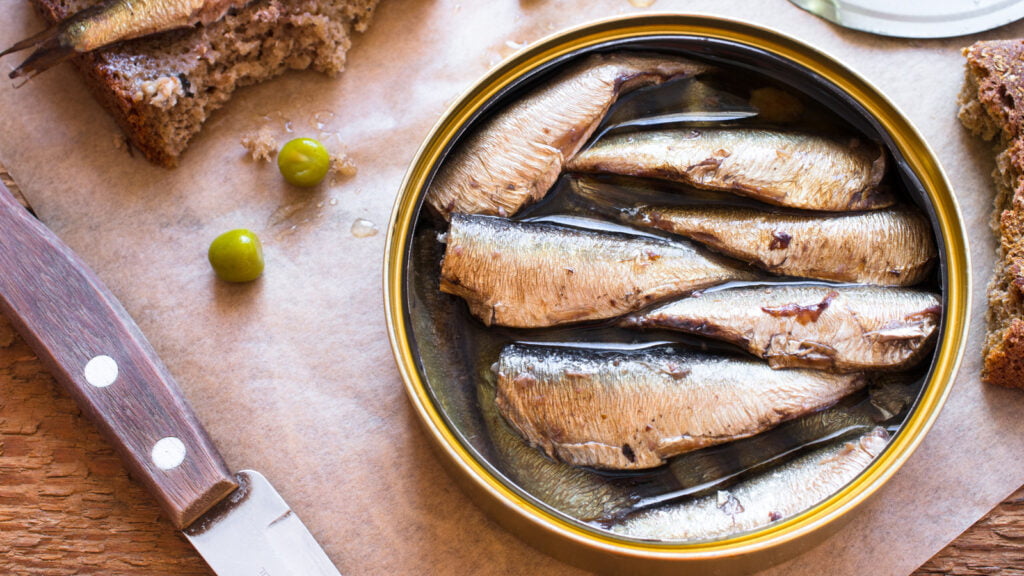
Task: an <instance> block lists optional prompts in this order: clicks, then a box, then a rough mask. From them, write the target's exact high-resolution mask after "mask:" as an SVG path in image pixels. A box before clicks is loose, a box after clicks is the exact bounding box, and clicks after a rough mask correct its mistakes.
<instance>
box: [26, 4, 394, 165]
mask: <svg viewBox="0 0 1024 576" xmlns="http://www.w3.org/2000/svg"><path fill="white" fill-rule="evenodd" d="M99 1H100V0H31V2H32V4H33V5H34V6H35V8H36V9H37V11H38V12H39V13H40V14H41V15H42V16H43V18H44V19H46V20H47V21H48V22H50V23H51V24H53V23H56V22H59V21H61V20H63V19H64V18H67V17H68V16H69V15H71V14H73V13H75V12H78V11H79V10H81V9H83V8H85V7H88V6H91V5H94V4H97V3H98V2H99ZM377 2H378V0H254V1H253V2H252V3H251V4H249V5H247V6H245V7H244V8H242V9H240V10H237V11H234V12H232V13H229V14H228V15H227V16H226V17H224V18H223V19H221V20H219V21H217V22H214V23H212V24H210V25H208V26H197V27H195V28H188V29H183V30H174V31H170V32H165V33H161V34H156V35H153V36H150V37H146V38H139V39H137V40H130V41H126V42H122V43H119V44H116V45H113V46H110V47H107V48H103V49H100V50H96V51H94V52H90V53H87V54H81V55H77V56H75V57H74V58H73V59H72V61H73V63H74V64H75V66H76V68H78V70H79V72H80V73H81V75H82V77H83V78H84V79H85V83H86V85H87V86H88V87H89V90H90V92H91V93H92V95H93V96H94V97H95V99H96V100H97V101H98V102H99V103H100V104H101V105H102V106H103V107H104V108H106V110H107V111H108V112H109V113H110V115H111V117H113V119H114V120H115V122H116V123H117V124H118V126H119V127H120V128H121V130H122V131H123V132H124V134H125V137H126V139H127V140H128V142H129V143H130V144H131V146H133V147H134V148H135V149H137V150H139V151H141V152H142V154H143V155H144V156H145V157H146V158H148V159H149V160H150V161H152V162H154V163H156V164H159V165H161V166H165V167H173V166H176V165H177V163H178V159H179V157H180V156H181V154H182V153H183V152H184V151H185V149H186V148H187V147H188V144H189V142H191V140H192V139H193V138H194V137H195V135H196V134H198V133H199V131H200V129H201V128H202V126H203V124H204V123H205V122H206V120H207V119H208V118H209V116H210V115H211V114H213V113H214V111H215V110H217V109H219V108H221V107H222V106H224V105H225V104H226V103H227V102H228V100H230V98H231V95H232V94H233V93H234V91H235V90H237V89H238V88H241V87H243V86H247V85H252V84H257V83H260V82H264V81H266V80H268V79H270V78H273V77H275V76H278V75H280V74H282V73H284V72H285V71H287V70H305V69H312V70H316V71H319V72H323V73H325V74H329V75H337V74H340V73H341V72H342V71H343V70H344V68H345V58H346V54H347V51H348V49H349V47H350V46H351V37H352V35H353V34H354V33H355V32H362V31H364V30H366V28H367V26H368V25H369V23H370V20H371V19H372V16H373V12H374V10H375V8H376V5H377Z"/></svg>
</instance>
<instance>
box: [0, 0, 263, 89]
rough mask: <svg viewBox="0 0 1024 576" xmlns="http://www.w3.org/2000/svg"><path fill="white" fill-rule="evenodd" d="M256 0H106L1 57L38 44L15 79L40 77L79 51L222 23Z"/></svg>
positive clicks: (17, 71) (18, 44)
mask: <svg viewBox="0 0 1024 576" xmlns="http://www.w3.org/2000/svg"><path fill="white" fill-rule="evenodd" d="M252 1H253V0H105V1H103V2H100V3H99V4H97V5H95V6H91V7H89V8H86V9H84V10H82V11H80V12H77V13H75V14H72V15H71V16H69V17H68V18H67V19H65V20H64V21H62V22H60V23H59V24H57V25H56V26H53V27H51V28H49V29H47V30H44V31H42V32H40V33H38V34H36V35H35V36H32V37H30V38H26V39H25V40H22V41H21V42H18V43H17V44H15V45H14V46H11V47H10V48H8V49H7V50H4V51H3V52H0V56H4V55H6V54H9V53H12V52H17V51H19V50H24V49H26V48H33V47H35V48H36V50H35V51H34V52H33V53H32V54H31V55H30V56H29V57H28V59H26V60H25V62H24V63H23V64H22V65H21V66H19V67H18V68H16V69H15V70H14V71H13V72H11V74H10V77H11V78H17V77H19V76H26V75H34V74H37V73H39V72H42V71H44V70H46V69H47V68H50V67H52V66H54V65H55V64H58V63H60V62H62V61H63V60H65V59H67V58H69V57H70V56H72V55H74V54H81V53H85V52H91V51H93V50H96V49H98V48H102V47H104V46H108V45H110V44H113V43H115V42H120V41H122V40H130V39H133V38H140V37H142V36H148V35H150V34H156V33H158V32H165V31H168V30H174V29H177V28H186V27H189V26H194V25H196V24H209V23H211V22H216V21H217V20H220V19H221V18H223V17H224V15H225V14H227V12H228V10H230V9H232V8H241V7H243V6H245V5H246V4H249V3H250V2H252Z"/></svg>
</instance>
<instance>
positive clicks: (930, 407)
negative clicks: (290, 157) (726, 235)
mask: <svg viewBox="0 0 1024 576" xmlns="http://www.w3.org/2000/svg"><path fill="white" fill-rule="evenodd" d="M673 36H675V37H700V38H711V39H715V40H724V41H730V42H734V43H738V44H742V45H747V46H751V47H754V48H756V49H759V50H761V51H765V52H768V53H771V54H774V55H777V56H780V57H782V58H784V59H786V60H789V61H791V62H794V63H796V64H798V65H799V66H801V67H803V68H805V69H807V70H809V71H810V72H812V73H815V74H817V75H819V76H821V77H822V78H824V79H825V80H827V81H828V82H831V83H832V84H834V85H835V86H837V87H839V88H840V89H841V90H842V91H843V92H845V93H846V94H847V95H849V96H850V97H851V98H852V99H853V100H854V101H856V102H857V103H858V104H860V105H861V106H862V107H864V108H865V109H866V110H867V111H868V112H869V113H870V114H871V115H872V116H873V117H874V119H875V120H876V121H877V122H878V123H879V125H880V127H881V128H882V129H883V130H884V131H885V132H887V133H888V135H889V136H890V137H891V138H892V141H893V144H894V147H895V148H896V149H898V150H899V151H900V153H901V154H902V155H903V156H904V159H905V160H906V163H907V165H908V167H909V169H910V170H911V171H912V172H913V173H914V174H915V175H916V176H917V177H918V179H919V180H920V182H921V183H922V185H923V187H924V189H925V191H926V193H927V196H928V198H929V200H930V201H931V205H932V208H933V210H934V212H935V218H934V223H935V224H936V226H937V228H938V230H937V232H938V234H939V240H940V242H939V243H940V251H941V252H942V256H943V257H944V259H943V262H944V264H945V267H944V270H943V280H944V284H945V286H944V287H945V293H944V297H945V305H946V310H945V313H944V318H943V322H944V323H945V327H944V330H943V332H942V336H941V340H940V341H939V342H938V343H937V352H936V355H935V359H934V364H933V368H932V371H931V375H930V378H929V380H928V382H927V383H926V385H925V388H924V392H923V394H922V395H921V397H920V398H919V400H918V406H917V409H916V410H915V412H914V413H913V414H911V415H910V416H909V417H908V418H907V420H906V422H904V424H903V426H902V428H901V430H900V432H899V434H897V435H896V437H895V438H894V439H893V440H892V441H891V442H890V444H889V446H888V447H887V449H886V450H885V451H884V452H883V453H882V454H881V455H880V456H879V457H878V458H876V460H875V461H874V462H873V463H872V464H871V465H870V466H869V467H868V468H867V469H866V470H865V471H864V472H863V473H862V474H861V475H860V476H858V478H857V479H856V480H854V481H853V482H852V483H850V484H849V485H848V486H846V487H845V488H844V489H843V490H841V491H839V492H837V493H836V494H834V495H833V496H832V497H830V498H828V499H827V500H825V501H824V502H822V503H820V504H818V505H817V506H815V507H813V508H811V509H810V510H807V511H805V512H803V513H801V514H799V515H797V516H794V517H792V518H790V519H788V520H786V521H784V522H781V523H779V524H776V525H773V526H770V527H767V528H764V529H762V530H758V531H755V532H751V533H747V534H741V535H738V536H734V537H731V538H728V539H725V540H718V541H712V542H706V543H695V544H678V543H661V542H643V541H636V540H629V539H624V538H620V537H615V536H613V535H609V534H605V533H598V532H596V531H593V530H589V529H587V528H584V527H583V526H581V525H579V524H578V523H573V522H570V521H567V520H566V519H565V518H562V517H560V516H557V515H555V514H553V513H551V512H549V511H547V510H545V509H543V508H541V507H538V506H537V505H535V504H534V503H533V502H531V501H529V500H527V499H525V498H523V497H522V496H521V495H520V494H518V493H517V492H516V491H515V490H513V489H511V488H510V487H508V486H506V485H505V484H504V483H503V482H502V481H501V480H500V479H499V478H497V477H495V476H494V475H493V474H492V473H491V471H490V470H489V469H488V468H487V467H486V466H485V465H483V464H482V463H481V462H479V461H477V460H476V459H475V458H474V456H473V454H472V453H471V452H470V451H469V450H468V449H467V448H466V447H465V446H463V445H462V444H461V442H460V441H459V439H458V438H457V436H456V435H455V434H454V432H453V431H452V430H450V429H449V428H448V426H447V423H446V421H445V418H444V416H443V415H442V414H441V413H440V412H439V410H438V408H437V407H436V406H435V405H434V403H433V401H432V399H431V397H430V393H429V391H428V390H427V389H426V387H425V385H424V382H423V380H422V377H421V375H420V374H419V372H418V369H417V364H416V358H415V353H414V351H413V349H412V346H411V344H410V338H409V336H410V335H409V332H408V325H407V319H406V310H405V302H404V297H405V286H404V284H405V272H406V265H407V251H408V250H407V248H408V245H409V242H410V236H411V232H412V229H413V225H414V222H415V218H416V216H417V214H418V207H419V204H420V199H421V196H422V191H423V189H424V187H425V184H426V181H427V178H428V177H429V174H430V172H431V169H432V167H433V166H434V164H435V163H436V162H437V160H438V158H440V156H441V154H442V152H443V150H444V149H445V147H446V145H447V144H448V143H449V142H450V141H451V140H452V139H453V138H454V137H455V136H456V135H457V133H458V130H459V127H461V126H462V125H464V124H465V123H466V122H467V121H468V120H469V119H470V118H471V117H472V115H473V114H474V113H475V111H477V110H479V109H480V107H481V106H483V105H484V104H485V103H486V102H488V101H489V100H490V99H491V98H493V97H494V96H495V95H497V94H499V93H500V92H501V90H502V89H504V88H506V87H507V86H509V84H510V83H511V82H513V81H514V80H515V79H516V78H518V77H519V76H521V75H522V74H524V73H525V72H528V71H530V70H533V69H535V68H536V67H538V66H540V65H543V64H546V63H549V62H552V61H554V60H556V59H558V58H560V57H563V56H566V55H568V54H571V53H575V52H578V51H580V50H583V49H587V48H593V47H596V46H599V45H604V44H609V43H614V42H617V41H622V40H642V39H648V38H655V37H673ZM969 273H970V262H969V250H968V246H967V236H966V232H965V230H964V226H963V220H962V216H961V213H960V208H959V206H958V204H957V201H956V198H955V196H954V195H953V191H952V189H951V187H950V185H949V182H948V180H947V178H946V176H945V173H944V172H943V169H942V167H941V166H940V165H939V163H938V161H937V159H936V158H935V155H934V153H933V152H932V150H931V148H930V147H929V146H928V144H927V143H926V142H925V141H924V140H923V138H922V137H921V136H920V134H919V133H918V132H917V130H916V129H915V128H914V127H913V125H912V124H911V123H910V122H909V120H907V119H906V118H905V117H904V116H903V115H902V114H901V113H900V112H899V111H898V110H897V109H896V107H895V106H894V105H893V104H892V103H891V102H890V101H889V100H888V99H887V98H886V97H885V96H884V95H882V94H881V92H880V91H879V90H878V89H877V88H875V87H874V86H873V85H872V84H870V83H869V82H868V81H867V80H865V79H864V78H862V77H860V76H859V75H858V74H856V73H855V72H853V71H851V70H849V69H847V68H845V67H843V66H842V65H840V64H839V63H838V61H837V60H835V59H834V58H832V57H830V56H828V55H826V54H825V53H823V52H821V51H820V50H818V49H815V48H812V47H810V46H808V45H806V44H803V43H801V42H799V41H797V40H795V39H793V38H790V37H787V36H784V35H782V34H780V33H778V32H775V31H772V30H769V29H766V28H763V27H759V26H757V25H754V24H750V23H746V22H742V21H739V20H733V19H726V18H720V17H713V16H706V15H680V14H667V13H655V14H645V15H629V16H619V17H613V18H607V19H603V20H598V21H595V22H591V23H589V24H584V25H581V26H578V27H575V28H571V29H568V30H565V31H562V32H559V33H556V34H554V35H551V36H548V37H546V38H544V39H542V40H540V41H538V42H536V43H535V44H533V45H531V46H529V47H527V48H525V49H523V50H522V51H520V52H518V53H516V54H514V55H513V56H511V57H510V58H509V59H507V60H506V61H504V62H502V63H501V64H499V65H498V66H497V67H495V68H494V69H492V70H491V71H490V72H489V73H488V74H486V75H485V76H484V78H483V79H481V80H480V81H479V82H477V83H476V84H475V85H473V86H472V87H471V88H470V89H469V90H468V91H466V92H465V93H464V94H463V95H462V96H461V97H460V98H459V99H458V100H457V101H456V102H455V103H454V104H453V105H452V106H451V107H450V108H449V110H448V111H447V112H446V113H445V114H444V115H443V116H442V117H441V119H440V120H439V121H438V123H437V124H436V125H435V127H434V128H433V130H432V131H431V133H430V134H429V135H428V137H427V138H426V139H425V140H424V143H423V144H422V145H421V147H420V149H419V150H418V152H417V154H416V157H415V159H414V161H413V163H412V164H411V166H410V168H409V170H408V172H407V173H406V176H405V178H404V180H403V182H402V186H401V189H400V193H399V196H398V198H397V200H396V202H395V206H394V209H393V212H392V216H391V224H390V226H389V229H388V236H387V241H386V250H385V260H384V278H383V280H384V298H385V314H386V318H387V325H388V334H389V337H390V340H391V345H392V351H393V353H394V355H395V359H396V361H397V364H398V368H399V372H400V373H401V376H402V379H403V382H404V383H405V388H406V392H407V394H408V396H409V398H410V400H411V401H412V403H413V405H414V407H415V409H416V411H417V413H418V415H419V416H420V419H421V421H422V423H423V424H424V426H425V427H426V429H427V431H428V432H429V434H430V436H431V437H432V439H433V440H434V442H435V444H436V447H437V448H438V449H439V450H440V451H441V452H442V457H443V458H444V459H446V460H447V462H446V464H449V465H452V466H454V467H455V468H456V470H455V474H456V476H459V477H461V478H462V479H463V480H466V481H468V486H467V487H468V488H469V489H470V490H471V491H472V492H473V493H474V495H478V496H480V495H482V496H483V498H484V501H479V500H480V499H479V498H478V499H477V500H478V503H479V504H480V505H482V506H483V507H485V508H487V509H488V510H489V511H490V512H492V513H500V514H509V513H511V514H512V517H511V518H506V519H509V520H511V521H514V522H516V523H517V524H518V525H520V526H523V525H532V526H533V527H534V528H540V529H541V530H542V531H543V532H544V533H546V534H547V535H548V536H557V537H558V538H560V539H562V541H563V542H564V543H566V544H569V545H572V544H576V545H578V546H575V547H573V546H569V548H570V549H569V550H568V551H567V556H568V557H567V558H566V554H558V552H559V551H561V550H560V548H561V547H560V546H555V547H554V549H553V548H552V546H542V547H543V548H545V549H547V551H549V552H552V551H554V552H555V553H556V555H559V556H563V559H568V560H570V561H573V560H577V559H579V556H580V554H581V548H580V547H581V546H582V548H586V549H587V550H582V554H584V555H586V554H587V553H588V551H603V552H606V553H609V554H612V555H614V556H619V557H624V558H627V559H647V560H658V561H660V560H665V561H686V560H714V559H716V558H722V557H734V556H739V555H745V554H748V553H755V552H765V551H767V550H769V549H772V548H774V547H776V546H778V545H780V544H783V543H786V542H790V541H793V540H795V539H797V538H800V537H802V536H805V535H807V534H809V533H812V532H814V531H817V530H819V529H820V528H823V527H825V526H826V525H829V524H832V523H833V522H834V521H836V520H837V519H838V518H840V517H842V516H843V515H844V514H846V513H847V512H848V511H850V510H851V509H853V508H854V507H855V506H857V505H858V504H860V503H861V502H862V501H864V500H865V499H867V498H868V497H869V496H870V495H871V494H873V493H874V492H875V491H876V490H878V488H880V487H881V486H882V484H884V483H885V482H886V481H887V480H888V479H889V478H890V477H891V476H892V475H893V474H894V473H895V472H896V470H898V469H899V468H900V467H901V466H902V465H903V464H904V463H905V461H906V460H907V459H908V458H909V456H910V454H911V453H912V452H913V451H914V449H916V447H917V446H918V445H919V444H920V442H921V440H922V439H923V437H924V435H925V433H926V432H927V431H928V430H929V429H930V428H931V426H932V424H933V423H934V421H935V419H936V418H937V416H938V414H939V411H940V409H941V408H942V406H943V404H944V403H945V400H946V398H947V397H948V395H949V392H950V389H951V387H952V385H953V381H954V378H955V376H956V372H957V369H958V368H959V365H960V361H961V358H962V355H963V348H964V344H965V342H966V340H967V330H968V322H967V319H968V318H969V315H970V288H971V279H970V274H969ZM517 516H518V518H516V517H517ZM532 540H536V539H531V541H532Z"/></svg>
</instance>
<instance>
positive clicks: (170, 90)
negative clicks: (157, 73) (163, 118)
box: [132, 76, 185, 110]
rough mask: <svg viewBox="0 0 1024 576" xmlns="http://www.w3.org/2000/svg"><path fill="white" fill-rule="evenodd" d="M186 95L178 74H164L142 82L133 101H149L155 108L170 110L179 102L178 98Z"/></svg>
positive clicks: (133, 96)
mask: <svg viewBox="0 0 1024 576" xmlns="http://www.w3.org/2000/svg"><path fill="white" fill-rule="evenodd" d="M184 95H185V88H184V87H183V86H182V85H181V79H180V78H178V77H177V76H163V77H161V78H157V79H156V80H146V81H144V82H140V83H139V86H138V88H137V89H136V90H135V93H134V94H132V101H133V102H135V103H139V102H147V103H148V104H149V105H150V106H153V107H154V108H160V109H161V110H168V109H170V108H173V107H174V106H176V105H177V104H178V98H180V97H182V96H184Z"/></svg>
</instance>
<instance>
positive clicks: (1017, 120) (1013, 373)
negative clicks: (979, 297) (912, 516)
mask: <svg viewBox="0 0 1024 576" xmlns="http://www.w3.org/2000/svg"><path fill="white" fill-rule="evenodd" d="M964 56H966V58H967V78H966V81H965V82H964V88H963V91H962V92H961V94H960V111H959V118H960V122H961V123H962V124H963V125H964V126H966V127H967V128H968V129H969V130H971V132H973V133H974V134H975V135H977V136H979V137H981V138H983V139H985V140H991V141H993V142H994V143H995V145H996V148H997V150H998V154H997V156H996V169H995V171H994V172H993V174H992V176H993V178H994V180H995V210H994V214H993V218H992V228H993V231H994V232H995V233H996V234H997V235H998V236H999V240H1000V243H999V249H998V250H999V251H998V255H997V262H996V266H995V272H994V275H993V277H992V280H991V281H990V283H989V286H988V299H989V306H988V336H987V338H986V340H985V347H984V350H983V354H984V364H983V366H982V379H983V380H984V381H985V382H988V383H991V384H996V385H1000V386H1007V387H1016V388H1024V180H1022V176H1024V40H997V41H986V42H978V43H975V44H974V45H972V46H970V47H968V48H966V49H964Z"/></svg>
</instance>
